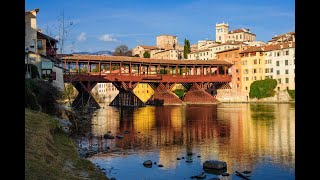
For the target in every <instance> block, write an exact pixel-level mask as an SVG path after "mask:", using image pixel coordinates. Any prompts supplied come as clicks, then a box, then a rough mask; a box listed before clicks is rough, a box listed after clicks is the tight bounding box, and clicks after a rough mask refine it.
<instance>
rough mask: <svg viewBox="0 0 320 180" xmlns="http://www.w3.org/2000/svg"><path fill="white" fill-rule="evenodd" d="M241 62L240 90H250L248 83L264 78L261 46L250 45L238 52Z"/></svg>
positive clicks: (263, 59)
mask: <svg viewBox="0 0 320 180" xmlns="http://www.w3.org/2000/svg"><path fill="white" fill-rule="evenodd" d="M240 56H241V63H242V71H241V77H242V92H247V93H249V92H250V85H251V83H252V82H254V81H257V80H264V79H265V56H264V49H263V48H262V47H257V46H252V47H249V48H247V49H246V50H244V51H241V52H240Z"/></svg>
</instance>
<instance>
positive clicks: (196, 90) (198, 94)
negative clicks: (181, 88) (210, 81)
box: [182, 83, 219, 104]
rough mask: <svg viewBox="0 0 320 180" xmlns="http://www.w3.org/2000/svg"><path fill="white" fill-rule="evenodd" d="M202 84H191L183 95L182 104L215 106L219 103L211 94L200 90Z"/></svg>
mask: <svg viewBox="0 0 320 180" xmlns="http://www.w3.org/2000/svg"><path fill="white" fill-rule="evenodd" d="M201 86H202V83H201V84H200V85H199V84H197V83H193V85H192V86H191V87H190V88H189V90H188V91H187V92H186V94H185V95H184V97H183V98H182V99H183V102H185V103H186V104H217V103H219V101H218V100H217V99H216V98H215V97H213V96H212V95H211V94H209V93H208V92H206V91H205V90H204V89H203V88H201Z"/></svg>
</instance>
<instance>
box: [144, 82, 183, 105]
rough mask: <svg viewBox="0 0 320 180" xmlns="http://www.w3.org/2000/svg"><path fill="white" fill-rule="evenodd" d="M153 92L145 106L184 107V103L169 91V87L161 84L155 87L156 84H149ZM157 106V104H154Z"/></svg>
mask: <svg viewBox="0 0 320 180" xmlns="http://www.w3.org/2000/svg"><path fill="white" fill-rule="evenodd" d="M149 84H150V86H151V87H152V88H153V90H154V94H153V95H152V96H151V97H150V99H149V100H148V101H147V104H150V105H153V104H154V103H158V102H159V103H160V104H159V105H184V104H185V103H184V102H183V101H182V100H181V99H179V97H178V96H177V95H175V94H174V93H173V92H171V91H170V86H169V87H166V86H165V85H164V84H163V83H160V84H158V85H156V83H149ZM155 105H157V104H155Z"/></svg>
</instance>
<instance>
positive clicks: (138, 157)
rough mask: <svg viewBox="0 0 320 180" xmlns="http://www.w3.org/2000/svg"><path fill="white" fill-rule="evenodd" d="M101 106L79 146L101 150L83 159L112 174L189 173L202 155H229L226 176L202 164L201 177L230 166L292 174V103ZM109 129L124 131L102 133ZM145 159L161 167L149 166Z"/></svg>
mask: <svg viewBox="0 0 320 180" xmlns="http://www.w3.org/2000/svg"><path fill="white" fill-rule="evenodd" d="M101 106H102V107H103V108H101V109H99V110H97V111H96V112H95V115H94V117H93V119H92V125H91V133H92V135H93V137H92V138H83V140H82V146H83V147H86V146H87V147H88V144H90V145H92V146H90V147H91V148H93V149H94V148H96V150H98V151H102V152H100V153H98V154H95V155H93V156H91V157H89V158H88V159H89V160H90V161H92V162H93V163H95V164H96V165H99V166H100V168H103V169H104V170H105V173H106V175H107V176H108V177H109V178H110V177H115V178H116V179H117V180H127V179H128V180H130V179H137V180H147V179H150V180H162V179H163V180H167V179H191V178H190V177H191V176H194V175H199V174H201V173H202V172H203V169H202V164H203V163H204V162H205V161H206V160H213V159H216V160H222V161H225V162H227V172H228V173H229V174H230V176H222V175H221V173H216V172H215V173H212V172H206V173H205V174H206V179H210V178H214V177H218V178H220V179H241V178H240V177H238V176H236V175H235V171H239V172H243V171H245V170H247V171H251V173H250V174H249V175H250V179H259V180H260V179H261V180H262V179H295V104H293V103H290V104H269V103H268V104H258V103H252V104H247V103H223V104H218V105H188V106H157V107H154V106H147V107H142V108H119V107H111V106H106V105H104V104H101ZM108 131H111V134H112V135H114V136H115V135H122V136H123V138H122V139H118V138H115V139H112V140H110V139H103V138H101V137H102V136H103V135H104V134H105V133H107V132H108ZM125 131H127V132H126V133H125ZM89 142H90V143H89ZM103 151H110V152H108V153H104V152H103ZM188 152H192V153H193V155H191V156H187V153H188ZM177 158H180V159H181V160H177ZM146 160H152V162H156V163H157V164H162V165H163V167H158V166H157V165H153V166H152V168H146V167H144V166H143V162H144V161H146ZM187 160H188V161H189V162H186V161H187Z"/></svg>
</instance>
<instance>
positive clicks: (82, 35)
mask: <svg viewBox="0 0 320 180" xmlns="http://www.w3.org/2000/svg"><path fill="white" fill-rule="evenodd" d="M77 39H78V41H85V40H87V37H86V33H84V32H81V33H80V35H79V36H78V38H77Z"/></svg>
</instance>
